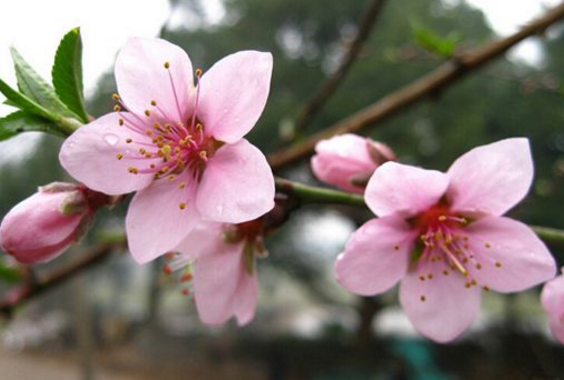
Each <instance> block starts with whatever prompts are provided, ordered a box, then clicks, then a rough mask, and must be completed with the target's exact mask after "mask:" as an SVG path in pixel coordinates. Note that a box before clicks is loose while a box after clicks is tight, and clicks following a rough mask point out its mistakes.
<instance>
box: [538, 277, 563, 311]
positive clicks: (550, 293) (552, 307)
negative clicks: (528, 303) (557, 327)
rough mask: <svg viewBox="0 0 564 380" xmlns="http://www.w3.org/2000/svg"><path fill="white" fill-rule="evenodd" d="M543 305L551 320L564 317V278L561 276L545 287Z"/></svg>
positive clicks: (542, 298) (542, 295) (542, 297)
mask: <svg viewBox="0 0 564 380" xmlns="http://www.w3.org/2000/svg"><path fill="white" fill-rule="evenodd" d="M541 304H542V307H543V309H544V310H545V311H546V313H547V314H548V315H549V317H550V318H552V319H559V318H561V317H564V276H562V275H560V276H558V277H556V278H554V279H553V280H551V281H549V282H547V283H546V284H545V285H544V287H543V289H542V293H541Z"/></svg>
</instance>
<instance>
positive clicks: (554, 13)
mask: <svg viewBox="0 0 564 380" xmlns="http://www.w3.org/2000/svg"><path fill="white" fill-rule="evenodd" d="M562 18H564V3H561V4H560V5H559V6H557V7H555V8H552V9H551V10H549V11H548V12H547V13H546V14H545V15H544V16H543V17H541V18H539V19H537V20H535V21H533V22H531V23H530V24H528V25H527V26H525V27H523V29H521V30H520V31H519V32H517V33H515V34H513V35H511V36H509V37H507V38H504V39H502V40H499V41H495V42H492V43H490V44H488V45H487V46H485V47H483V48H481V49H479V50H478V51H476V52H474V53H468V54H463V55H460V56H458V57H456V58H453V59H452V60H450V61H448V62H446V63H444V64H443V65H441V66H439V67H438V68H437V69H435V70H434V71H432V72H431V73H429V74H427V75H426V76H424V77H422V78H420V79H419V80H417V81H415V82H413V83H411V84H409V85H407V86H405V87H403V88H401V89H399V90H398V91H396V92H394V93H392V94H390V95H388V96H386V97H384V98H383V99H381V100H380V101H378V102H376V103H374V104H372V105H370V106H368V107H367V108H364V109H362V110H360V111H358V112H357V113H355V114H353V115H351V116H349V117H347V118H346V119H344V120H341V121H340V122H337V123H336V124H334V125H333V126H331V127H329V128H327V129H325V130H323V131H321V132H318V133H316V134H314V135H312V136H310V137H309V138H307V139H306V140H304V141H303V142H301V143H299V144H297V145H295V146H292V147H290V148H286V149H282V150H280V151H278V152H275V153H273V154H271V155H269V157H268V161H269V163H270V165H271V167H272V168H273V169H274V170H276V169H280V168H281V167H283V166H285V165H288V164H290V163H292V162H294V161H296V160H299V159H301V158H304V157H306V156H307V155H308V154H310V153H311V152H312V151H313V149H314V147H315V144H316V143H317V142H318V141H320V140H323V139H326V138H329V137H331V136H334V135H337V134H341V133H349V132H357V131H359V130H361V129H363V128H366V127H368V126H371V125H374V124H376V123H379V122H382V121H383V120H385V119H387V118H388V117H390V116H392V115H393V114H395V113H397V112H398V111H401V110H403V109H405V108H407V107H409V106H411V105H413V104H415V103H417V102H420V101H421V100H423V99H426V98H428V97H430V96H432V95H436V94H438V93H439V92H441V91H443V90H444V89H446V88H447V87H449V86H451V85H452V84H454V83H455V82H457V81H458V80H460V79H461V78H463V77H465V76H466V75H467V74H469V73H471V72H473V71H475V70H476V69H478V68H480V67H482V66H484V65H485V64H487V63H489V62H491V61H492V60H494V59H495V58H497V57H499V56H501V55H502V54H504V53H505V52H507V51H508V50H509V49H510V48H512V47H513V46H515V45H516V44H518V43H519V42H521V41H523V40H524V39H526V38H528V37H530V36H533V35H538V34H541V33H544V32H545V30H546V29H547V28H548V27H549V26H551V25H552V24H554V23H555V22H557V21H560V20H561V19H562Z"/></svg>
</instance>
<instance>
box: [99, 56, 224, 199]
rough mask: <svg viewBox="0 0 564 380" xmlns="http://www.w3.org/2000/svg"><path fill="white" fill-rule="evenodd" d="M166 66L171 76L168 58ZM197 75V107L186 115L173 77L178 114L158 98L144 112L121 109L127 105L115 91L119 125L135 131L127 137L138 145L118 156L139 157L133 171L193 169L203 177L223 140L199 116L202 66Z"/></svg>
mask: <svg viewBox="0 0 564 380" xmlns="http://www.w3.org/2000/svg"><path fill="white" fill-rule="evenodd" d="M164 68H165V69H166V70H167V72H168V73H169V76H170V71H169V68H170V64H169V63H168V62H165V64H164ZM196 76H197V78H198V84H197V86H196V97H195V101H194V105H193V107H192V110H193V111H192V112H191V114H189V115H188V116H187V117H184V116H183V115H185V114H186V112H185V111H184V110H183V109H182V108H181V106H180V104H179V103H178V97H177V96H176V89H175V87H174V82H173V81H172V78H171V80H170V85H171V87H172V89H171V90H172V93H173V94H174V98H175V107H176V108H177V115H169V114H168V113H167V112H166V111H165V110H164V109H163V108H161V107H160V106H159V104H158V103H157V101H156V100H151V101H150V106H149V105H148V106H149V107H148V108H147V109H146V110H145V111H144V114H143V115H139V114H137V113H135V112H131V111H130V112H127V113H124V112H121V109H122V108H125V109H127V108H126V106H125V105H124V104H123V103H122V102H121V101H120V98H119V96H118V95H117V94H114V95H113V98H114V100H116V101H118V102H120V104H119V105H116V106H115V108H114V110H115V111H116V112H118V114H119V116H120V118H119V126H120V127H122V128H127V129H129V131H131V135H130V137H128V138H126V140H125V142H126V143H127V144H131V146H132V147H135V149H126V150H125V151H124V152H119V153H117V154H116V158H117V159H118V160H122V159H124V158H126V159H129V160H138V162H139V164H138V165H134V166H130V167H129V168H128V171H129V173H130V174H132V175H138V174H150V175H153V177H154V179H161V178H167V179H169V180H174V179H176V176H177V175H178V174H180V173H182V172H183V171H184V170H185V169H186V170H189V171H190V174H191V177H192V179H194V180H195V181H196V182H199V181H200V180H201V179H202V175H203V173H204V171H205V168H206V165H207V162H208V160H209V159H210V158H211V157H212V156H213V155H214V154H215V152H216V151H217V150H218V149H219V148H220V147H221V146H222V145H223V143H222V142H220V141H217V140H215V139H214V138H213V137H211V136H208V135H206V131H205V127H204V124H203V123H202V122H201V120H200V119H198V102H199V96H200V85H199V78H200V76H201V70H199V69H198V70H196ZM183 118H184V119H183ZM105 138H106V141H107V142H108V143H109V144H111V143H112V142H111V141H110V140H111V139H112V138H113V139H114V145H115V143H117V136H115V135H111V134H108V135H106V136H105ZM186 185H187V184H186V183H180V184H179V187H180V188H181V189H182V188H185V187H186Z"/></svg>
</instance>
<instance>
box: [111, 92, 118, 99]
mask: <svg viewBox="0 0 564 380" xmlns="http://www.w3.org/2000/svg"><path fill="white" fill-rule="evenodd" d="M112 99H113V100H115V101H118V100H119V95H118V94H116V93H115V92H114V93H113V94H112Z"/></svg>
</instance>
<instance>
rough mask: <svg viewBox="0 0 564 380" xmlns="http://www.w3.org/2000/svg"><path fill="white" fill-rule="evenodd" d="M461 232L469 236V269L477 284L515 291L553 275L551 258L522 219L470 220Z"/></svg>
mask: <svg viewBox="0 0 564 380" xmlns="http://www.w3.org/2000/svg"><path fill="white" fill-rule="evenodd" d="M462 232H463V233H464V234H466V235H468V236H469V240H468V244H469V245H470V249H471V251H472V253H473V254H474V256H475V261H476V264H475V265H474V264H473V265H471V266H470V267H469V270H470V271H471V274H472V276H473V277H475V278H476V280H477V281H478V283H479V285H482V286H488V287H490V288H491V289H494V290H496V291H498V292H518V291H521V290H525V289H527V288H530V287H532V286H535V285H538V284H540V283H543V282H545V281H547V280H550V279H551V278H553V277H554V276H555V274H556V265H555V262H554V259H553V258H552V255H551V254H550V252H549V251H548V249H547V248H546V246H545V245H544V243H543V242H542V241H541V240H540V239H539V238H538V237H537V235H536V234H535V233H534V232H533V231H532V230H531V229H530V228H529V227H528V226H527V225H525V224H523V223H521V222H518V221H516V220H513V219H509V218H503V217H489V218H485V219H480V220H477V221H476V222H474V223H471V224H470V225H469V226H468V227H467V228H465V229H464V230H463V231H462ZM478 263H479V264H480V269H479V270H478V269H477V266H476V265H477V264H478Z"/></svg>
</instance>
